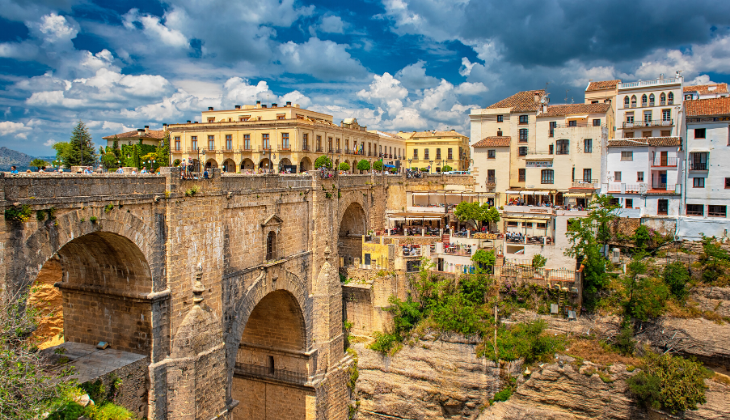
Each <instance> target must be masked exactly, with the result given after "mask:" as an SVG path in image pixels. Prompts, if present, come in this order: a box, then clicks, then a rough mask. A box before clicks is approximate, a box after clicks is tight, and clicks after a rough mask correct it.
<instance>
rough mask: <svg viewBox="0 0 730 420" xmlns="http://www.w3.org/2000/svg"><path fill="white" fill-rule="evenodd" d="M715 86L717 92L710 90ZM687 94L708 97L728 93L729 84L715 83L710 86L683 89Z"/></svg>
mask: <svg viewBox="0 0 730 420" xmlns="http://www.w3.org/2000/svg"><path fill="white" fill-rule="evenodd" d="M712 86H714V87H715V90H710V87H712ZM683 90H684V91H685V92H697V93H699V94H700V95H707V94H711V93H728V92H727V83H714V84H709V85H695V86H685V87H684V89H683Z"/></svg>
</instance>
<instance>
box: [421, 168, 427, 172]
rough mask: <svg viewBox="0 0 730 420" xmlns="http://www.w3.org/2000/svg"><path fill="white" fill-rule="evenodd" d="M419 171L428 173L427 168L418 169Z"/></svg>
mask: <svg viewBox="0 0 730 420" xmlns="http://www.w3.org/2000/svg"><path fill="white" fill-rule="evenodd" d="M419 170H420V171H421V172H428V168H420V169H419Z"/></svg>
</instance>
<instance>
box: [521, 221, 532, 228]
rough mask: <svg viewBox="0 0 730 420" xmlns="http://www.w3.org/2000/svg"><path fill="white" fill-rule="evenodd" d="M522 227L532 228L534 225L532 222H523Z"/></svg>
mask: <svg viewBox="0 0 730 420" xmlns="http://www.w3.org/2000/svg"><path fill="white" fill-rule="evenodd" d="M522 227H528V228H531V227H532V222H522Z"/></svg>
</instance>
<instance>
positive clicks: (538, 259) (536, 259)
mask: <svg viewBox="0 0 730 420" xmlns="http://www.w3.org/2000/svg"><path fill="white" fill-rule="evenodd" d="M545 264H547V258H545V257H543V256H542V255H541V254H535V255H533V256H532V268H535V269H537V268H543V267H545Z"/></svg>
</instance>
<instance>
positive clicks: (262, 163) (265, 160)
mask: <svg viewBox="0 0 730 420" xmlns="http://www.w3.org/2000/svg"><path fill="white" fill-rule="evenodd" d="M259 169H269V159H268V158H263V159H261V161H260V162H259Z"/></svg>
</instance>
